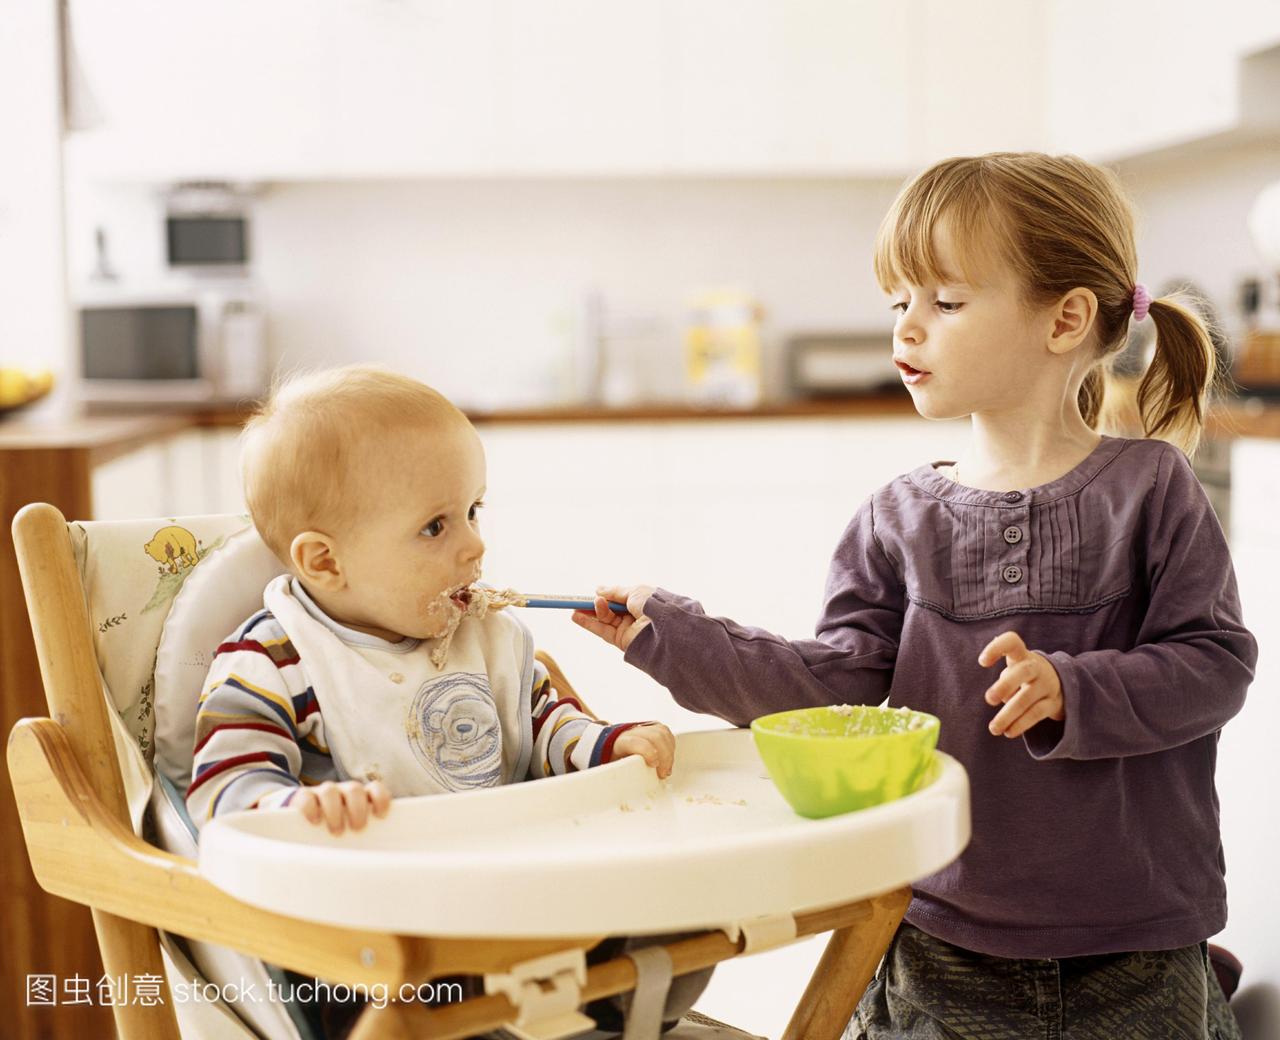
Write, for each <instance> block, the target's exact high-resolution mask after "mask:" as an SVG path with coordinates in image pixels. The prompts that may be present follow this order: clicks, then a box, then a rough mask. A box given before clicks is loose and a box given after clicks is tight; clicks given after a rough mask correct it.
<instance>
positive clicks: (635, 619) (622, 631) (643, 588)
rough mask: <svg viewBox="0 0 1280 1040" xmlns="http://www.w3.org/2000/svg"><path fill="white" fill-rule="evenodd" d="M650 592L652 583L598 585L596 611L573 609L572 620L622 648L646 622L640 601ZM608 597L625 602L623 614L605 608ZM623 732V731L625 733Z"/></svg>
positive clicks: (625, 647) (644, 602) (629, 643)
mask: <svg viewBox="0 0 1280 1040" xmlns="http://www.w3.org/2000/svg"><path fill="white" fill-rule="evenodd" d="M652 595H653V586H652V585H632V586H631V587H630V588H621V587H619V586H616V585H602V586H600V588H598V589H596V612H595V614H589V613H587V612H586V611H585V610H575V611H574V612H573V620H574V623H575V624H578V625H581V626H582V627H583V628H585V629H586V630H587V631H588V632H594V633H595V634H596V635H598V636H599V637H600V638H601V639H603V640H604V641H605V642H606V643H612V644H613V645H614V646H616V647H617V648H618V649H619V650H622V651H625V650H626V649H627V647H629V646H630V645H631V641H632V640H633V639H635V637H636V636H638V635H639V634H640V633H641V632H643V631H644V630H645V628H646V627H648V625H649V619H648V618H647V617H645V616H644V605H645V604H646V603H648V602H649V597H650V596H652ZM608 600H613V602H615V603H625V604H626V605H627V611H628V612H627V613H626V614H615V613H614V612H613V611H612V610H610V609H609V603H608ZM626 735H627V734H625V733H624V734H623V736H626Z"/></svg>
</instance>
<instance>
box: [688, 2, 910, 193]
mask: <svg viewBox="0 0 1280 1040" xmlns="http://www.w3.org/2000/svg"><path fill="white" fill-rule="evenodd" d="M912 6H913V5H912V4H879V3H877V4H850V3H847V2H841V0H812V2H809V3H804V4H780V3H776V2H773V0H746V2H743V0H698V2H693V3H680V2H678V0H676V2H674V3H673V4H672V6H671V21H672V51H673V57H672V62H671V71H672V76H673V78H674V80H675V82H676V84H677V85H678V91H677V97H676V111H675V113H674V120H673V126H674V134H675V143H674V156H673V164H674V166H675V168H676V169H678V170H682V171H690V172H712V173H723V172H735V171H745V172H763V173H769V172H796V173H850V172H852V173H868V174H875V173H880V174H883V173H887V172H896V171H899V170H902V169H904V168H905V167H906V166H907V165H908V163H909V161H910V156H909V141H910V135H909V130H908V126H909V119H908V117H909V114H910V99H911V93H912V90H913V89H915V88H914V87H913V79H914V75H913V71H912V69H911V67H910V65H909V63H908V62H906V61H904V60H903V58H904V56H905V50H906V40H907V38H908V33H909V29H910V26H911V22H912V12H911V9H912Z"/></svg>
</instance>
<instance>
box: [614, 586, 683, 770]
mask: <svg viewBox="0 0 1280 1040" xmlns="http://www.w3.org/2000/svg"><path fill="white" fill-rule="evenodd" d="M606 609H607V608H606ZM627 755H639V756H640V757H641V758H643V759H644V764H645V765H647V766H649V767H650V768H652V769H656V770H657V771H658V779H659V780H665V779H666V778H667V777H669V776H670V775H671V763H672V762H673V761H674V759H675V756H676V738H675V734H674V733H672V732H671V730H669V729H667V727H666V726H664V725H663V724H662V723H661V722H653V723H650V724H649V725H647V726H637V727H636V728H635V729H629V730H627V731H626V732H625V733H621V734H619V736H618V739H617V740H615V741H614V742H613V758H614V760H615V761H616V760H617V759H619V758H625V757H626V756H627Z"/></svg>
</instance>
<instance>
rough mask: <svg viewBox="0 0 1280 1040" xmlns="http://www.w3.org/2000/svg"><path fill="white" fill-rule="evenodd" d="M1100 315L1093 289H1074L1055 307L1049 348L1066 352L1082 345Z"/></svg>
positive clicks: (1058, 352)
mask: <svg viewBox="0 0 1280 1040" xmlns="http://www.w3.org/2000/svg"><path fill="white" fill-rule="evenodd" d="M1097 316H1098V297H1097V296H1095V295H1094V293H1093V290H1092V289H1072V290H1071V291H1070V292H1069V293H1067V294H1066V295H1065V296H1063V297H1062V298H1061V299H1060V300H1059V301H1058V302H1057V303H1056V304H1055V305H1054V308H1053V329H1052V331H1051V332H1050V333H1049V342H1048V347H1049V350H1050V351H1052V352H1053V353H1054V354H1066V353H1068V352H1070V351H1072V350H1075V349H1076V347H1078V346H1080V344H1081V343H1083V342H1084V341H1085V339H1086V338H1087V337H1088V335H1089V332H1090V330H1091V329H1092V328H1093V322H1094V319H1095V318H1097Z"/></svg>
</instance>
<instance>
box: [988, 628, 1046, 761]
mask: <svg viewBox="0 0 1280 1040" xmlns="http://www.w3.org/2000/svg"><path fill="white" fill-rule="evenodd" d="M1001 657H1003V658H1005V660H1006V661H1007V662H1008V663H1007V664H1006V665H1005V669H1004V671H1002V672H1001V673H1000V678H999V679H997V680H996V681H995V682H994V683H993V684H992V685H991V687H990V688H989V689H988V690H987V692H986V695H985V696H986V701H987V703H988V704H999V703H1001V702H1002V701H1003V702H1004V707H1003V708H1001V709H1000V710H999V711H998V712H997V713H996V717H995V718H994V719H992V720H991V724H990V726H989V727H988V728H989V729H990V730H991V732H992V733H993V734H995V735H996V736H999V735H1000V734H1001V733H1003V734H1004V735H1005V736H1006V737H1020V736H1021V735H1022V734H1023V733H1025V732H1026V731H1027V730H1029V729H1030V728H1031V727H1032V726H1034V725H1035V724H1036V723H1037V722H1039V721H1040V720H1041V719H1053V720H1054V721H1056V722H1061V721H1062V720H1063V719H1065V718H1066V717H1067V713H1066V703H1065V702H1064V701H1063V699H1062V680H1060V679H1059V678H1058V671H1057V669H1056V668H1054V667H1053V664H1052V662H1050V660H1049V659H1048V658H1047V657H1044V656H1042V655H1041V654H1033V653H1032V652H1031V651H1029V650H1028V649H1027V645H1026V644H1025V643H1024V642H1023V641H1022V637H1021V636H1020V635H1018V633H1017V632H1002V633H1000V635H998V636H996V637H995V639H993V640H991V642H989V643H988V644H987V645H986V646H985V647H983V649H982V653H980V654H979V655H978V664H980V665H982V667H983V668H990V667H991V666H992V665H993V664H995V663H996V662H997V661H998V660H1000V658H1001Z"/></svg>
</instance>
